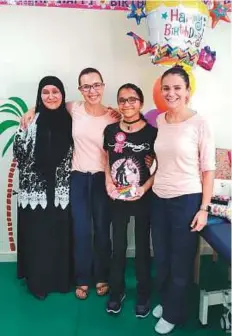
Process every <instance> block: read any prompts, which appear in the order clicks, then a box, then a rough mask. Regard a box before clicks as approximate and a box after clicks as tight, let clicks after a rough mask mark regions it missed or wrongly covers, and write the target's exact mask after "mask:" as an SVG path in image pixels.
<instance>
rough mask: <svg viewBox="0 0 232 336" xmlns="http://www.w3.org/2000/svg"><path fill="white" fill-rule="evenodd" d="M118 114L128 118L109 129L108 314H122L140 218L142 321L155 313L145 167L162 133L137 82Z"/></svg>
mask: <svg viewBox="0 0 232 336" xmlns="http://www.w3.org/2000/svg"><path fill="white" fill-rule="evenodd" d="M117 100H118V105H119V110H120V112H121V113H122V115H123V120H122V121H120V122H118V123H115V124H111V125H109V126H107V127H106V128H105V131H104V149H105V150H106V151H107V158H108V163H107V168H106V189H107V193H108V195H109V196H110V197H111V198H112V225H113V257H112V264H111V272H110V297H109V301H108V302H107V307H106V310H107V312H108V313H115V314H117V313H119V312H120V311H121V303H122V301H123V299H124V298H125V279H124V273H125V265H126V250H127V225H128V222H129V220H130V216H134V217H135V249H136V257H135V267H136V278H137V300H136V306H135V313H136V316H137V317H146V316H147V315H148V314H149V312H150V286H151V284H150V223H149V205H150V189H151V186H152V184H153V180H154V175H151V174H150V170H149V168H148V167H147V166H146V163H145V157H146V156H147V155H154V150H153V148H154V141H155V139H156V135H157V129H156V128H153V127H152V126H150V125H148V124H147V123H146V121H145V120H144V118H143V116H142V115H141V109H142V106H143V102H144V96H143V93H142V91H141V89H140V88H138V87H137V86H136V85H134V84H125V85H123V86H122V87H121V88H120V89H119V90H118V95H117Z"/></svg>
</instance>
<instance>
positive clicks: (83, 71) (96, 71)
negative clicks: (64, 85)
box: [78, 68, 103, 86]
mask: <svg viewBox="0 0 232 336" xmlns="http://www.w3.org/2000/svg"><path fill="white" fill-rule="evenodd" d="M90 73H97V74H98V75H99V77H100V79H101V81H102V83H103V78H102V75H101V73H100V71H98V70H97V69H95V68H85V69H83V70H82V71H81V72H80V74H79V76H78V85H79V86H80V85H81V77H82V76H84V75H88V74H90Z"/></svg>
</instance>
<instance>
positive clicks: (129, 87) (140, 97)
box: [117, 83, 144, 104]
mask: <svg viewBox="0 0 232 336" xmlns="http://www.w3.org/2000/svg"><path fill="white" fill-rule="evenodd" d="M123 89H132V90H134V91H135V92H136V93H137V95H138V96H139V99H140V101H141V103H142V104H143V103H144V95H143V92H142V90H141V89H140V88H139V87H138V86H136V85H135V84H131V83H126V84H124V85H122V86H121V87H120V88H119V89H118V93H117V100H118V96H119V93H120V91H121V90H123Z"/></svg>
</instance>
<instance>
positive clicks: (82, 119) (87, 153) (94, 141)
mask: <svg viewBox="0 0 232 336" xmlns="http://www.w3.org/2000/svg"><path fill="white" fill-rule="evenodd" d="M71 116H72V136H73V141H74V153H73V161H72V170H77V171H80V172H83V173H87V172H90V173H96V172H99V171H105V165H106V153H105V151H104V149H103V131H104V129H105V127H106V126H107V125H109V124H112V123H113V122H116V120H115V119H113V118H112V117H111V116H110V114H109V113H106V114H104V115H102V116H99V117H94V116H92V115H90V114H88V113H87V112H86V110H85V105H84V102H75V103H73V106H72V112H71Z"/></svg>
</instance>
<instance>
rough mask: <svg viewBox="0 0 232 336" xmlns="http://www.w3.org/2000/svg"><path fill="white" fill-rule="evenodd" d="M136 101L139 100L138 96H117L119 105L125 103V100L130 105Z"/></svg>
mask: <svg viewBox="0 0 232 336" xmlns="http://www.w3.org/2000/svg"><path fill="white" fill-rule="evenodd" d="M137 101H140V99H139V98H136V97H129V98H127V99H126V98H119V100H118V104H119V105H125V104H126V102H128V103H129V104H130V105H134V104H135V103H136V102H137Z"/></svg>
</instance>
